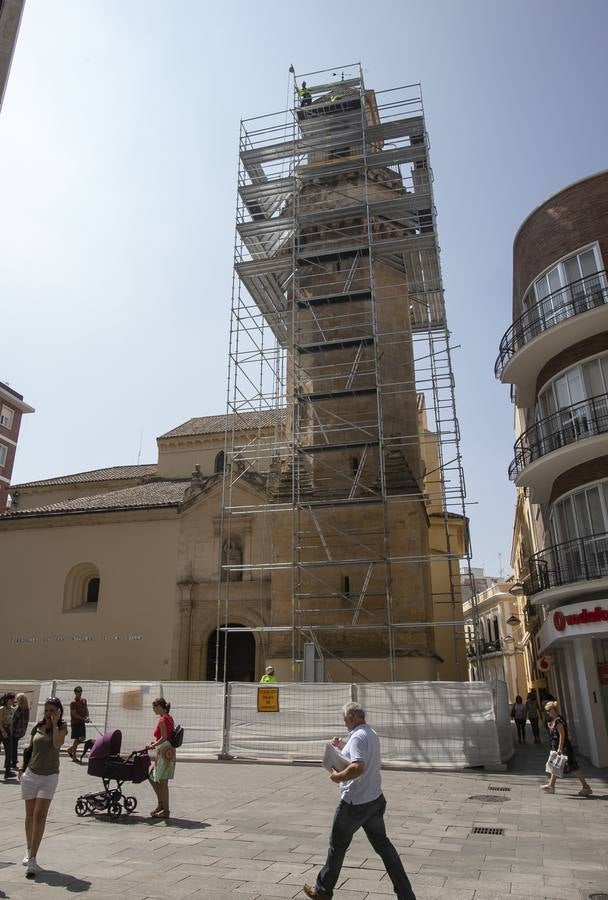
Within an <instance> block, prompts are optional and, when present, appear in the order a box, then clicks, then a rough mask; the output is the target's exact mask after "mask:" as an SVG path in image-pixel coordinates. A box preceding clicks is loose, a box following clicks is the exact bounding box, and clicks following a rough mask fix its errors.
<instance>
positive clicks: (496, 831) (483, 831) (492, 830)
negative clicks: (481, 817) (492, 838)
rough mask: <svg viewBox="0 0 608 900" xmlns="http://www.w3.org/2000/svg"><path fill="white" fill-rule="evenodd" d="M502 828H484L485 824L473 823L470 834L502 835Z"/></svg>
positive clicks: (503, 831)
mask: <svg viewBox="0 0 608 900" xmlns="http://www.w3.org/2000/svg"><path fill="white" fill-rule="evenodd" d="M504 833H505V830H504V828H486V827H485V825H474V826H473V828H472V829H471V834H497V835H504Z"/></svg>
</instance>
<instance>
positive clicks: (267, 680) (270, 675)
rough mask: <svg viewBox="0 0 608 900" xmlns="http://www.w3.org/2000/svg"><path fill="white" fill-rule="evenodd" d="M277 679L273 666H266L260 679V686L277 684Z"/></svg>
mask: <svg viewBox="0 0 608 900" xmlns="http://www.w3.org/2000/svg"><path fill="white" fill-rule="evenodd" d="M276 683H277V678H276V675H275V674H274V669H273V667H272V666H266V669H265V670H264V674H263V675H262V677H261V678H260V684H276Z"/></svg>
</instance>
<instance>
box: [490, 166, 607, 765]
mask: <svg viewBox="0 0 608 900" xmlns="http://www.w3.org/2000/svg"><path fill="white" fill-rule="evenodd" d="M607 265H608V172H601V173H599V174H596V175H592V176H590V177H588V178H585V179H583V180H581V181H578V182H576V183H575V184H572V185H570V186H569V187H567V188H564V190H562V191H560V192H559V193H557V194H555V195H554V196H552V197H550V198H549V199H548V200H546V201H545V202H544V203H543V204H541V205H540V206H539V207H538V208H537V209H535V210H534V212H532V213H531V214H530V215H529V216H528V218H527V219H526V220H525V221H524V223H523V224H522V226H521V227H520V229H519V231H518V233H517V235H516V237H515V242H514V248H513V324H512V325H511V327H510V328H509V329H508V330H507V332H506V333H505V335H504V336H503V338H502V340H501V343H500V352H499V357H498V359H497V362H496V375H497V377H499V378H500V380H501V381H502V382H504V383H507V384H510V385H511V396H512V399H513V401H514V403H515V407H516V414H515V423H516V441H515V446H514V453H513V460H512V462H511V465H510V467H509V476H510V478H511V479H512V480H513V481H514V482H515V485H516V487H517V488H518V503H517V511H516V522H515V533H514V535H515V539H514V556H513V564H514V567H515V570H516V573H517V575H518V577H519V579H520V580H521V582H522V584H523V586H524V592H525V596H526V597H527V603H526V605H525V607H524V614H525V618H526V622H525V624H526V625H527V626H528V644H529V647H528V648H527V649H526V647H525V646H524V648H523V649H524V652H525V653H526V656H527V661H528V676H529V686H535V687H547V688H548V689H549V690H551V692H552V693H554V694H555V695H556V696H557V697H559V698H560V700H561V701H562V704H563V705H564V707H565V709H566V714H567V717H568V720H569V722H570V723H571V727H572V730H573V731H574V733H575V736H576V741H577V743H578V746H579V748H580V750H581V752H582V753H584V754H585V755H587V756H589V757H590V758H591V759H592V760H593V761H594V763H595V764H596V765H606V764H608V724H607V722H608V275H607V272H606V267H607ZM604 612H606V615H603V613H604ZM538 657H541V658H542V657H544V658H545V662H544V665H545V666H547V665H548V669H547V671H546V673H545V674H546V681H545V678H544V677H543V676H541V675H540V672H539V671H538V665H537V664H538ZM522 687H523V686H522Z"/></svg>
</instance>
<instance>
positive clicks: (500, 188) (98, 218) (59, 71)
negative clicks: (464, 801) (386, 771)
mask: <svg viewBox="0 0 608 900" xmlns="http://www.w3.org/2000/svg"><path fill="white" fill-rule="evenodd" d="M607 33H608V3H606V2H605V0H583V2H579V3H577V4H574V3H571V2H564V0H525V2H522V0H509V2H492V0H483V2H467V0H462V2H455V0H445V2H442V0H425V2H424V3H421V2H419V0H417V2H415V3H413V2H410V0H395V2H384V3H376V4H370V3H362V2H354V3H350V4H347V5H345V4H343V3H340V4H335V5H332V4H331V3H327V2H326V0H325V2H322V3H319V2H315V0H309V2H307V3H305V4H292V5H287V4H278V3H270V2H256V3H251V2H234V0H233V2H229V3H225V4H203V2H202V0H197V2H194V0H180V2H173V3H167V2H159V0H53V2H52V3H51V2H48V0H26V7H25V13H24V18H23V23H22V27H21V32H20V36H19V42H18V46H17V51H16V54H15V59H14V63H13V69H12V73H11V79H10V82H9V86H8V90H7V93H6V97H5V102H4V107H3V110H2V113H1V114H0V298H1V300H2V308H3V313H2V320H1V321H2V346H1V356H0V380H5V381H8V382H10V384H11V385H12V386H13V387H14V388H15V389H16V390H18V391H20V392H21V393H23V394H24V396H25V399H26V400H27V401H28V402H29V403H31V404H32V405H33V406H35V407H36V413H35V415H32V416H28V417H26V419H25V420H24V424H23V429H22V438H21V442H20V447H19V450H18V456H17V462H16V466H15V470H14V480H15V481H25V480H29V479H33V478H43V477H50V476H53V475H58V474H65V473H68V472H76V471H82V470H86V469H93V468H97V467H102V466H109V465H119V464H126V463H135V462H136V461H137V456H138V450H139V444H140V433H142V432H143V445H142V456H141V461H142V462H153V461H154V460H155V459H156V447H155V437H156V436H157V435H159V434H162V433H163V431H166V430H167V429H169V428H171V427H172V426H175V425H177V424H178V423H180V422H182V421H185V420H186V419H188V418H190V417H191V416H196V415H206V414H211V413H218V412H223V411H224V408H225V406H224V404H225V391H226V349H227V342H228V319H229V311H230V289H231V268H232V252H233V235H234V211H235V194H236V175H237V139H238V130H239V120H240V118H241V117H245V118H246V117H249V116H255V115H261V114H264V113H266V112H273V111H275V110H279V109H282V108H283V107H284V106H285V99H286V90H287V70H288V67H289V64H290V63H291V62H293V63H294V65H295V67H296V70H298V71H300V72H302V71H311V70H314V69H319V68H326V67H329V66H333V65H340V64H346V63H349V62H352V61H357V60H361V61H362V63H363V66H364V72H365V78H366V83H367V85H368V86H369V87H373V88H377V89H384V88H388V87H392V86H395V85H399V84H408V83H411V82H414V81H421V82H422V86H423V91H424V97H425V105H426V114H427V125H428V129H429V133H430V139H431V159H432V164H433V169H434V173H435V189H436V202H437V207H438V218H439V230H440V240H441V246H442V262H443V269H444V277H445V286H446V297H447V309H448V320H449V323H450V327H451V329H452V331H453V333H454V342H455V343H456V344H459V345H460V347H461V349H459V350H457V351H456V352H455V356H454V363H455V367H456V379H457V383H456V387H457V402H458V408H459V415H460V421H461V429H462V435H463V451H464V462H465V469H466V475H467V484H468V493H469V500H470V501H472V502H473V503H476V505H473V506H471V507H470V515H471V520H472V537H473V548H474V562H475V564H476V565H481V564H484V563H485V565H486V570H489V571H491V572H492V573H495V572H496V571H497V569H498V554H499V553H502V556H503V563H504V566H505V569H507V568H508V560H509V554H510V542H511V528H512V515H513V504H514V490H513V488H512V486H511V485H510V483H509V481H508V479H507V475H506V470H507V465H508V463H509V460H510V458H511V454H512V445H513V431H512V427H513V415H512V408H511V406H510V403H509V399H508V390H507V388H505V387H501V386H500V385H499V384H498V383H497V382H495V380H494V374H493V363H494V359H495V356H496V352H497V348H498V343H499V340H500V337H501V335H502V333H503V332H504V331H505V329H506V328H507V326H508V324H509V316H510V309H511V305H510V301H511V252H512V241H513V237H514V234H515V231H516V230H517V228H518V226H519V225H520V223H521V221H522V220H523V219H524V218H525V217H526V215H527V214H528V213H529V212H530V211H531V210H532V209H533V208H534V207H535V206H536V205H537V204H538V203H540V202H541V201H542V200H543V199H545V198H546V197H547V196H548V195H549V194H551V193H553V192H555V191H557V190H560V189H561V188H562V187H564V186H565V185H566V184H568V183H569V182H572V181H575V180H577V179H579V178H581V177H584V176H585V175H588V174H590V173H592V172H595V171H598V170H600V169H603V168H605V167H606V166H607V147H608V119H607V116H606V85H607V83H608V64H607V62H606V58H607V53H606V34H607Z"/></svg>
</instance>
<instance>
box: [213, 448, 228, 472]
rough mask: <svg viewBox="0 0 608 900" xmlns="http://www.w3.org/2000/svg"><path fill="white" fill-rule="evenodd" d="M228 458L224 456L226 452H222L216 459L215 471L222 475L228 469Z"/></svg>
mask: <svg viewBox="0 0 608 900" xmlns="http://www.w3.org/2000/svg"><path fill="white" fill-rule="evenodd" d="M225 460H226V457H225V455H224V451H223V450H220V452H219V453H218V455H217V456H216V457H215V464H214V466H213V471H214V472H218V473H222V472H224V471H225V469H226V461H225Z"/></svg>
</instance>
